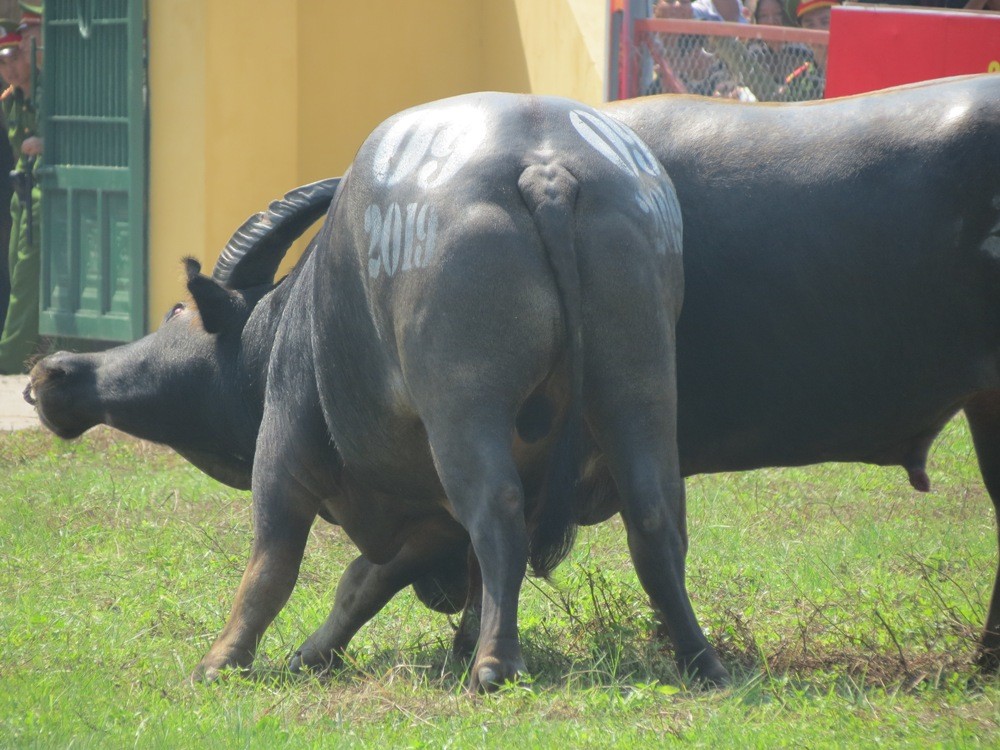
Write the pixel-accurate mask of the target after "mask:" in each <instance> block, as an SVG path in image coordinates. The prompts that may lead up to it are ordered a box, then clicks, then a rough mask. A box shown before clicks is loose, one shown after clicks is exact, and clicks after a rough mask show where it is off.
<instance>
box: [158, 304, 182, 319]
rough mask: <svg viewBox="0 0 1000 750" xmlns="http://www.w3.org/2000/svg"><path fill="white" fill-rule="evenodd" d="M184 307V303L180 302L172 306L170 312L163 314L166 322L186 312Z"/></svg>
mask: <svg viewBox="0 0 1000 750" xmlns="http://www.w3.org/2000/svg"><path fill="white" fill-rule="evenodd" d="M184 309H185V305H184V303H183V302H178V303H177V304H176V305H174V306H173V307H172V308H170V312H168V313H167V314H166V315H164V316H163V322H164V323H166V322H167V321H168V320H172V319H173V318H175V317H177V316H178V315H180V314H181V313H182V312H184Z"/></svg>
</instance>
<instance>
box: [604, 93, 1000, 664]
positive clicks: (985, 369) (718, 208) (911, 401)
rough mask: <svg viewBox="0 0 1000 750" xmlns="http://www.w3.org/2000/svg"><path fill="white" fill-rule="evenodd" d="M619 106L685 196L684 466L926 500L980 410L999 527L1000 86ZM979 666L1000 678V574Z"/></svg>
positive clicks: (610, 110)
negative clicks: (865, 480) (947, 435)
mask: <svg viewBox="0 0 1000 750" xmlns="http://www.w3.org/2000/svg"><path fill="white" fill-rule="evenodd" d="M603 111H604V112H605V113H607V114H609V115H611V116H613V117H615V118H616V119H618V120H619V121H620V122H622V123H624V124H626V125H629V126H630V127H631V128H632V129H634V130H635V131H636V132H637V133H638V134H639V135H640V136H641V137H642V138H643V139H644V140H645V141H646V143H647V144H648V145H649V147H650V148H651V149H652V150H653V153H654V154H655V155H656V157H657V158H658V159H659V160H660V163H661V164H663V166H664V167H665V168H666V170H667V171H668V173H669V174H670V176H671V179H672V180H673V181H674V185H675V187H676V189H677V194H678V198H679V199H680V202H681V209H682V213H683V217H684V279H685V285H686V286H685V301H684V314H683V315H682V316H681V321H680V323H679V325H678V328H677V337H678V339H677V357H678V365H677V368H678V372H677V378H678V393H679V405H678V436H679V437H678V439H679V447H680V456H681V471H682V473H683V474H684V475H685V476H690V475H692V474H698V473H703V472H717V471H733V470H740V469H751V468H756V467H763V466H792V465H803V464H811V463H818V462H821V461H862V462H867V463H873V464H882V465H900V466H902V467H903V468H904V469H905V470H906V472H907V474H908V476H909V481H910V482H911V484H912V485H913V486H914V488H916V489H918V490H921V491H926V490H928V489H929V487H930V481H929V479H928V475H927V473H926V459H927V452H928V449H929V448H930V446H931V443H932V442H933V440H934V438H935V437H936V436H937V435H938V433H939V432H940V430H941V428H942V427H943V426H944V425H945V424H946V423H947V422H948V420H949V419H950V418H951V417H952V416H953V415H954V414H955V413H956V412H957V411H959V410H963V409H964V411H965V414H966V415H967V417H968V421H969V426H970V429H971V431H972V437H973V440H974V443H975V449H976V454H977V456H978V458H979V465H980V468H981V470H982V473H983V478H984V480H985V483H986V487H987V489H988V491H989V494H990V497H991V498H992V500H993V503H994V507H995V509H996V510H997V511H998V513H1000V76H998V75H982V76H970V77H963V78H959V79H952V80H948V81H943V82H936V83H928V84H920V85H914V86H910V87H902V88H899V89H894V90H890V91H886V92H881V93H873V94H869V95H864V96H858V97H851V98H845V99H839V100H832V101H829V102H814V103H809V104H797V105H744V104H737V103H730V102H725V101H721V100H709V99H702V98H697V97H653V98H647V99H637V100H633V101H629V102H623V103H620V104H617V105H612V106H608V107H606V108H604V109H603ZM978 662H979V664H980V665H981V666H982V667H984V668H986V669H990V670H995V669H996V668H997V667H998V666H1000V574H998V577H997V580H996V583H995V584H994V588H993V597H992V602H991V604H990V608H989V613H988V615H987V617H986V626H985V630H984V633H983V636H982V640H981V644H980V650H979V654H978Z"/></svg>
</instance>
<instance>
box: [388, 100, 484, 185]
mask: <svg viewBox="0 0 1000 750" xmlns="http://www.w3.org/2000/svg"><path fill="white" fill-rule="evenodd" d="M485 140H486V118H485V117H484V115H483V112H482V111H481V110H479V109H477V108H476V107H472V106H469V105H465V104H459V105H455V106H452V107H446V108H443V109H437V108H435V109H427V110H419V111H416V112H410V113H407V114H405V115H403V116H402V117H400V118H399V119H398V120H397V121H396V122H394V123H393V124H392V126H391V127H390V128H389V130H388V132H387V133H386V134H385V135H384V136H383V137H382V140H381V142H380V143H379V144H378V146H377V147H376V149H375V156H374V157H373V159H372V170H373V173H374V177H375V180H376V182H379V183H382V184H383V185H385V186H386V187H392V186H394V185H398V184H400V183H402V182H404V181H405V180H408V179H411V178H414V176H415V182H416V184H417V185H418V186H419V187H421V188H423V189H425V190H430V189H433V188H437V187H440V186H441V185H443V184H445V183H446V182H447V181H448V180H450V179H451V178H452V177H454V176H455V174H456V173H457V172H458V171H459V170H460V169H461V168H462V167H463V166H464V165H465V164H466V163H467V162H468V161H469V159H471V158H472V157H473V155H475V153H476V151H477V150H478V149H479V147H480V146H481V145H482V144H483V141H485Z"/></svg>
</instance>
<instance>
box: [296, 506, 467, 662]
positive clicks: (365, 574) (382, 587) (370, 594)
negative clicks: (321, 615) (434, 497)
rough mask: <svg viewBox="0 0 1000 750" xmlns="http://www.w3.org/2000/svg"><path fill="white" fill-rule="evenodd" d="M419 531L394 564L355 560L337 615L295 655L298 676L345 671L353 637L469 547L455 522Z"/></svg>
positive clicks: (339, 586)
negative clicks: (398, 596) (396, 599)
mask: <svg viewBox="0 0 1000 750" xmlns="http://www.w3.org/2000/svg"><path fill="white" fill-rule="evenodd" d="M446 526H447V527H451V528H445V529H442V528H441V523H440V522H439V521H433V522H429V523H428V524H423V525H420V526H417V527H416V528H415V529H414V531H413V533H412V534H411V535H410V537H409V538H408V539H407V540H406V542H405V543H404V544H403V547H402V549H400V551H399V553H398V554H397V555H396V556H395V557H394V558H393V559H392V560H390V561H389V562H388V563H385V564H383V565H376V564H375V563H372V562H370V561H369V560H367V559H366V558H365V557H364V556H361V557H359V558H357V559H356V560H354V562H352V563H351V564H350V565H349V566H348V567H347V570H346V571H345V572H344V575H343V576H342V577H341V579H340V583H338V584H337V595H336V598H335V599H334V605H333V610H332V611H331V612H330V616H329V617H328V618H327V619H326V622H325V623H323V625H322V626H321V627H320V628H319V629H318V630H317V631H316V632H315V633H313V634H312V635H310V636H309V637H308V638H307V639H306V640H305V643H303V644H302V645H301V646H300V647H299V649H298V650H297V651H296V652H295V654H294V655H293V656H292V659H291V662H290V664H289V668H290V669H291V671H292V672H296V673H298V672H301V671H303V670H315V671H318V672H323V671H326V670H328V669H331V668H335V667H339V666H340V665H341V664H342V663H343V654H344V651H345V649H346V648H347V644H348V643H350V641H351V638H353V637H354V634H355V633H357V632H358V630H359V629H361V627H362V626H363V625H364V624H365V623H367V622H368V621H369V620H371V619H372V618H373V617H374V616H375V615H376V614H377V613H378V612H379V610H381V609H382V607H384V606H385V605H386V604H387V603H388V602H389V600H390V599H392V597H393V596H395V595H396V594H397V593H398V592H399V591H401V590H402V589H404V588H405V587H406V586H409V585H410V584H412V583H413V582H414V581H416V580H418V579H419V578H421V577H422V576H423V575H425V574H427V573H428V572H429V571H433V570H434V569H435V567H437V566H439V565H440V564H442V563H446V562H447V561H449V560H453V559H454V558H455V556H456V555H463V554H464V552H465V548H466V547H467V546H468V538H467V537H466V536H465V533H464V532H463V531H462V530H461V529H458V528H456V525H455V522H454V521H452V520H451V519H448V520H447V521H446Z"/></svg>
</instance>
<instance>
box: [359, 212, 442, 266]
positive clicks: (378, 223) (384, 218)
mask: <svg viewBox="0 0 1000 750" xmlns="http://www.w3.org/2000/svg"><path fill="white" fill-rule="evenodd" d="M437 222H438V217H437V209H435V208H434V207H433V206H431V205H428V204H426V203H424V204H418V203H408V204H406V208H405V209H403V208H401V207H400V205H399V204H398V203H391V204H389V206H387V207H386V209H385V212H384V213H383V211H382V209H381V208H379V207H378V206H376V205H375V204H374V203H373V204H372V205H370V206H368V208H367V210H366V211H365V232H367V233H368V275H369V276H371V277H372V278H376V277H377V276H378V275H379V274H380V273H383V272H384V273H385V274H386V276H393V275H395V274H396V272H397V271H409V270H410V269H411V268H423V267H424V266H426V265H427V264H428V263H429V262H430V260H431V258H432V257H433V256H434V246H435V243H436V242H437Z"/></svg>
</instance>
